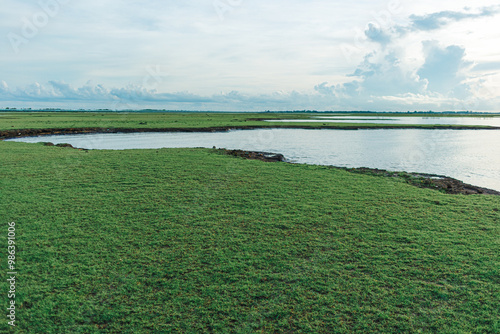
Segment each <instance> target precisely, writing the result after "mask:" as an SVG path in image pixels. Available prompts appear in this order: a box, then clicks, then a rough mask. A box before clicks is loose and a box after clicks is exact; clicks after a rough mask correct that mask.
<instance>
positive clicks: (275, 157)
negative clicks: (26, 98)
mask: <svg viewBox="0 0 500 334" xmlns="http://www.w3.org/2000/svg"><path fill="white" fill-rule="evenodd" d="M221 150H222V151H224V152H225V153H226V154H228V155H233V156H237V157H242V158H246V159H252V160H261V161H266V162H288V161H287V159H286V158H285V157H284V156H283V155H282V154H279V153H269V152H253V151H243V150H226V149H221ZM329 167H330V168H334V169H342V170H345V171H348V172H351V173H359V174H366V175H374V176H383V177H396V178H403V179H404V180H405V181H406V182H407V183H409V184H411V185H413V186H416V187H419V188H429V189H435V190H440V191H444V192H446V193H447V194H463V195H497V196H499V195H500V192H498V191H496V190H492V189H487V188H482V187H477V186H474V185H471V184H467V183H464V182H462V181H460V180H457V179H454V178H451V177H448V176H443V175H435V174H425V173H407V172H391V171H387V170H384V169H376V168H366V167H361V168H347V167H335V166H329Z"/></svg>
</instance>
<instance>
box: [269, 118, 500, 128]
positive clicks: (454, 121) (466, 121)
mask: <svg viewBox="0 0 500 334" xmlns="http://www.w3.org/2000/svg"><path fill="white" fill-rule="evenodd" d="M268 122H284V123H289V122H291V123H300V122H302V123H304V122H305V123H329V122H330V123H331V122H333V123H371V124H404V125H420V124H427V125H487V126H498V127H500V117H413V116H408V117H388V116H318V117H311V119H305V120H297V119H284V120H277V121H271V120H269V121H268Z"/></svg>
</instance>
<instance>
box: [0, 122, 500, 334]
mask: <svg viewBox="0 0 500 334" xmlns="http://www.w3.org/2000/svg"><path fill="white" fill-rule="evenodd" d="M32 116H33V115H32ZM34 116H36V115H34ZM65 117H66V116H65V115H41V117H40V119H31V118H30V117H28V116H24V115H23V116H22V119H21V120H10V122H12V123H6V121H7V120H4V119H2V118H3V117H0V123H1V124H2V128H7V127H11V125H12V124H16V125H15V126H16V127H18V128H27V127H35V126H40V127H48V128H52V127H69V126H71V127H75V126H98V125H96V124H118V123H117V122H120V124H121V125H120V126H134V127H135V125H131V124H135V122H137V121H138V120H139V116H135V115H134V117H131V118H129V117H123V116H122V115H118V116H114V117H118V118H120V117H123V118H121V119H119V120H116V119H114V118H113V116H110V115H107V116H98V115H97V114H95V115H90V114H89V115H88V116H87V115H83V116H78V117H76V118H73V119H71V118H70V117H67V118H68V121H67V122H65V120H64V119H65ZM86 117H88V118H86ZM100 117H109V118H113V119H111V120H109V121H103V120H102V119H101V118H100ZM154 117H159V118H158V120H157V122H159V123H161V124H167V123H168V124H171V123H172V122H175V119H176V116H174V115H169V116H168V119H169V120H168V122H167V121H165V120H164V119H161V117H160V116H154ZM154 117H153V116H148V118H147V119H146V121H145V122H147V123H148V124H147V126H150V125H151V126H156V125H152V124H156V123H155V121H154V120H153V119H154ZM163 117H167V116H163ZM213 117H216V116H213ZM217 117H218V116H217ZM220 117H221V118H222V117H233V116H229V115H224V116H220ZM238 117H240V116H238ZM225 120H226V121H227V120H228V118H225ZM198 121H199V122H202V123H203V122H204V123H203V124H205V125H203V126H206V124H207V123H208V122H209V121H208V120H206V119H205V121H203V118H202V117H201V116H200V118H199V119H198ZM16 122H17V123H16ZM100 122H102V123H100ZM143 122H144V121H143ZM178 122H179V123H183V124H184V125H183V126H186V124H192V126H194V124H197V123H196V122H197V121H196V120H193V119H191V120H189V118H188V116H186V119H185V120H183V119H182V117H180V116H179V121H178ZM210 122H212V121H210ZM213 122H214V123H213V124H217V123H216V121H215V120H213ZM235 122H236V121H235ZM69 124H73V125H69ZM126 124H129V125H126ZM211 124H212V123H211ZM218 125H220V124H218ZM161 126H162V127H163V126H170V125H161ZM0 157H1V163H0V175H1V178H0V203H1V206H0V217H1V222H0V226H1V229H2V232H0V235H1V236H2V238H0V240H2V241H1V242H2V244H3V246H2V248H3V249H4V251H3V252H2V254H4V255H3V256H4V259H2V261H1V267H0V270H1V272H2V277H3V278H2V280H0V282H1V283H0V291H2V293H1V298H0V300H1V303H2V305H3V307H4V312H5V313H7V312H6V308H7V303H8V298H7V292H8V290H9V288H8V284H7V281H6V278H7V274H6V273H7V271H8V269H7V252H6V250H7V232H8V223H9V222H15V223H16V247H17V249H16V256H17V259H16V261H17V263H16V266H17V270H18V275H17V280H16V299H15V300H16V306H17V308H16V325H17V327H16V328H15V329H12V328H9V327H10V326H9V325H8V324H7V321H8V319H7V318H6V317H5V316H4V317H3V320H2V321H1V322H0V332H2V333H500V321H499V319H500V312H499V310H500V301H499V300H500V289H499V287H500V278H499V277H500V273H499V268H500V261H499V256H498V254H499V250H500V247H499V244H500V240H499V230H500V229H499V222H500V212H499V210H500V197H498V196H480V195H473V196H463V195H446V194H443V193H440V192H437V191H434V190H429V189H421V188H417V187H413V186H411V185H408V184H406V183H405V182H404V181H402V180H400V179H394V178H383V177H376V176H370V175H361V174H355V173H349V172H346V171H343V170H337V169H331V168H328V167H322V166H309V165H295V164H286V163H266V162H261V161H255V160H245V159H242V158H236V157H233V156H228V155H224V154H223V153H222V152H221V151H219V150H210V149H159V150H125V151H84V150H75V149H70V148H61V147H48V146H43V145H42V144H26V143H16V142H1V141H0Z"/></svg>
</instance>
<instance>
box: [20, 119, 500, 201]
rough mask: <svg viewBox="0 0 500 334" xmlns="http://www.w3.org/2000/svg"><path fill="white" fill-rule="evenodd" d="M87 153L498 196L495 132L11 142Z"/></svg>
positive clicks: (499, 153) (295, 132) (293, 132)
mask: <svg viewBox="0 0 500 334" xmlns="http://www.w3.org/2000/svg"><path fill="white" fill-rule="evenodd" d="M11 141H21V142H29V143H35V142H53V143H55V144H58V143H69V144H71V145H73V146H75V147H79V148H87V149H110V150H121V149H151V148H163V147H171V148H173V147H206V148H212V147H213V146H216V147H217V148H228V149H242V150H249V151H266V152H274V153H281V154H283V155H284V156H285V157H286V158H287V159H289V160H290V161H292V162H296V163H307V164H319V165H333V166H339V167H370V168H380V169H387V170H391V171H407V172H421V173H430V174H439V175H445V176H449V177H453V178H456V179H459V180H462V181H464V182H466V183H470V184H473V185H476V186H481V187H485V188H490V189H494V190H497V191H500V131H498V130H423V129H405V130H397V129H380V130H374V129H370V130H326V129H325V130H312V129H311V130H309V129H258V130H235V131H228V132H215V133H212V132H206V133H205V132H174V133H156V132H155V133H127V134H124V133H114V134H111V133H110V134H85V135H57V136H43V137H28V138H16V139H11Z"/></svg>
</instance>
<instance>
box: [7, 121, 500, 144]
mask: <svg viewBox="0 0 500 334" xmlns="http://www.w3.org/2000/svg"><path fill="white" fill-rule="evenodd" d="M259 120H260V119H259ZM256 129H305V130H321V129H326V130H405V129H420V130H500V127H484V126H457V125H432V126H414V125H402V126H397V125H382V126H372V125H363V124H360V125H348V126H329V125H319V126H303V125H242V126H217V127H205V128H111V127H110V128H104V127H91V128H52V129H13V130H2V131H0V139H10V138H21V137H36V136H49V135H66V134H93V133H133V132H227V131H230V130H256Z"/></svg>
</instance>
